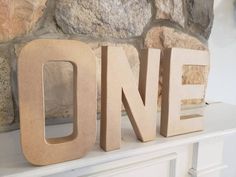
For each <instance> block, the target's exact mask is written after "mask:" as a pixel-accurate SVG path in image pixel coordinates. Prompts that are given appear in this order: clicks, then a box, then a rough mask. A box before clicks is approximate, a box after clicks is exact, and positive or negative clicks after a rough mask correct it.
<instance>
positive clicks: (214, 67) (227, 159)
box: [206, 0, 236, 177]
mask: <svg viewBox="0 0 236 177" xmlns="http://www.w3.org/2000/svg"><path fill="white" fill-rule="evenodd" d="M209 47H210V51H211V71H210V76H209V84H208V89H207V94H206V99H207V100H211V101H223V102H226V103H230V104H234V105H236V10H235V11H234V0H215V19H214V24H213V30H212V33H211V37H210V40H209ZM235 119H236V117H235ZM224 163H225V164H227V165H228V167H229V168H228V169H226V170H225V171H224V173H223V174H222V177H236V135H230V136H228V137H226V138H225V149H224Z"/></svg>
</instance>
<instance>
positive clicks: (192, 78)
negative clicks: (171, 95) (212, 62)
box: [145, 27, 209, 105]
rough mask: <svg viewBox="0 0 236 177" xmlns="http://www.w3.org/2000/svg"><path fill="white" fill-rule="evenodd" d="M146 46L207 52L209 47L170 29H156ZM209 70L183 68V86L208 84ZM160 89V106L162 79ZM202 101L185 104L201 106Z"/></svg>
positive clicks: (204, 68) (152, 31)
mask: <svg viewBox="0 0 236 177" xmlns="http://www.w3.org/2000/svg"><path fill="white" fill-rule="evenodd" d="M145 46H146V47H152V48H160V49H164V48H172V47H178V48H189V49H197V50H207V47H206V46H205V45H204V44H202V43H201V42H200V41H199V40H198V39H196V38H194V37H192V36H189V35H187V34H185V33H183V32H180V31H178V30H176V29H173V28H169V27H154V28H152V29H151V30H150V31H149V32H148V33H147V36H146V39H145ZM208 70H209V68H206V67H204V66H184V68H183V84H205V85H206V84H207V77H208ZM159 85H160V89H159V99H158V102H159V105H160V102H161V99H160V98H161V85H162V79H160V83H159ZM202 102H203V100H202V99H192V100H184V101H183V104H200V103H202Z"/></svg>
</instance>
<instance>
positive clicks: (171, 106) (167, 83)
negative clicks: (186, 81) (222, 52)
mask: <svg viewBox="0 0 236 177" xmlns="http://www.w3.org/2000/svg"><path fill="white" fill-rule="evenodd" d="M161 62H162V63H163V68H164V72H163V94H162V98H163V99H162V109H161V134H162V135H163V136H166V137H168V136H174V135H179V134H184V133H189V132H194V131H199V130H203V116H202V115H199V114H193V115H187V116H186V115H185V116H181V100H186V99H195V98H204V88H205V86H204V85H182V75H183V74H182V73H183V66H184V65H204V66H208V65H209V53H208V52H207V51H199V50H190V49H179V48H172V49H166V50H163V52H162V55H161Z"/></svg>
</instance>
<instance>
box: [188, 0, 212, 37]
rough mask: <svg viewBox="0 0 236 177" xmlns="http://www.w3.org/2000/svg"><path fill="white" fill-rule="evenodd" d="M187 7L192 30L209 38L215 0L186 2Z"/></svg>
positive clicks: (189, 24)
mask: <svg viewBox="0 0 236 177" xmlns="http://www.w3.org/2000/svg"><path fill="white" fill-rule="evenodd" d="M186 6H187V12H188V22H187V23H188V27H189V28H190V30H191V31H192V32H194V33H198V34H200V35H202V36H204V37H205V38H208V37H209V35H210V33H211V28H212V24H213V17H214V14H213V13H214V12H213V10H214V9H213V6H214V0H207V1H206V0H186Z"/></svg>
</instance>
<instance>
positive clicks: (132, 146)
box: [0, 103, 236, 177]
mask: <svg viewBox="0 0 236 177" xmlns="http://www.w3.org/2000/svg"><path fill="white" fill-rule="evenodd" d="M198 109H199V108H198ZM201 109H204V112H205V113H204V117H205V118H204V119H205V120H204V121H205V123H204V124H205V130H204V131H200V132H194V133H190V134H185V135H179V136H175V137H170V138H165V137H163V136H161V135H159V125H158V133H157V138H156V140H154V141H152V142H148V143H141V142H139V141H138V140H136V137H135V134H134V132H133V129H132V128H131V125H130V123H129V120H128V119H127V118H123V119H122V145H121V149H120V150H116V151H112V152H104V151H102V150H101V149H100V148H99V145H98V143H99V141H98V140H97V143H96V145H95V146H94V148H93V149H92V150H91V151H90V152H89V153H88V154H87V155H86V156H85V157H83V158H81V159H78V160H73V161H68V162H64V163H59V164H55V165H49V166H43V167H36V166H32V165H30V164H29V163H28V162H27V161H26V160H25V158H24V157H23V154H22V151H21V147H20V137H19V131H13V132H7V133H2V134H0V176H4V177H13V176H14V177H17V176H22V177H29V176H32V177H35V176H54V175H55V176H96V177H97V176H119V175H120V174H123V175H121V176H131V174H132V173H133V171H132V170H135V169H136V171H137V168H138V170H140V169H145V168H147V167H148V168H149V167H150V168H151V166H152V165H153V164H156V163H157V164H162V162H167V161H170V163H168V164H169V166H168V168H170V169H171V170H170V171H169V172H168V174H167V173H165V174H164V172H159V173H161V174H162V173H163V176H162V175H161V177H165V176H169V177H185V176H183V175H182V176H180V174H185V173H186V176H188V175H191V176H204V174H209V173H212V172H214V170H215V171H219V170H221V169H223V168H225V167H226V166H225V165H224V164H221V160H222V156H221V154H220V156H219V158H218V159H217V160H214V163H215V164H209V165H206V164H205V166H204V167H203V166H201V164H200V161H201V159H200V158H202V157H200V155H201V153H202V150H201V148H200V147H206V144H207V143H206V142H211V144H212V147H214V148H213V149H212V151H214V150H215V149H216V150H217V149H218V151H217V152H216V154H217V155H219V152H220V153H221V151H222V148H223V146H221V145H222V143H221V137H223V136H225V135H227V134H231V133H235V132H236V106H232V105H228V104H224V103H212V104H210V105H208V106H206V107H204V108H201ZM69 127H70V124H64V125H56V126H47V132H48V134H50V135H51V136H53V135H60V134H64V133H66V132H68V131H69ZM98 137H99V135H98ZM97 139H99V138H97ZM219 139H220V140H219ZM219 142H220V143H219ZM217 143H218V144H217ZM185 146H186V147H187V148H186V149H185V150H184V148H182V150H183V152H186V151H189V152H191V153H188V154H187V155H186V157H187V159H191V160H188V162H187V165H186V168H188V169H189V170H188V172H185V173H184V172H179V171H181V170H179V169H178V168H177V167H178V163H179V161H181V160H182V159H183V160H184V158H182V157H181V153H179V152H182V150H180V151H178V148H179V147H185ZM207 147H210V146H209V145H207ZM207 147H206V148H205V150H204V152H205V151H206V154H210V153H209V152H208V153H207V149H209V148H207ZM175 149H176V150H175ZM180 149H181V148H180ZM189 149H190V150H189ZM196 151H197V153H196ZM208 151H209V150H208ZM196 154H197V155H196ZM203 154H204V153H203ZM206 154H205V155H204V156H205V157H204V158H207V155H206ZM217 155H213V157H214V158H216V156H217ZM157 157H158V158H157ZM178 157H181V158H180V159H178ZM184 157H185V156H184ZM176 159H177V161H176ZM196 159H197V160H196ZM209 159H212V157H209ZM203 161H204V163H206V161H207V160H206V159H203ZM217 161H219V162H217ZM216 162H217V163H216ZM175 163H176V164H175ZM209 163H210V162H209ZM176 165H177V167H176ZM160 167H161V168H164V167H162V166H160ZM155 168H156V169H158V167H155ZM161 168H160V169H161ZM150 170H151V169H148V171H149V172H150ZM176 170H177V171H176ZM139 173H140V174H141V173H142V172H139ZM157 173H158V172H157ZM211 175H212V176H214V177H215V176H218V174H215V175H214V174H211ZM149 176H152V175H147V177H149ZM156 176H159V175H156ZM206 176H210V175H206Z"/></svg>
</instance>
